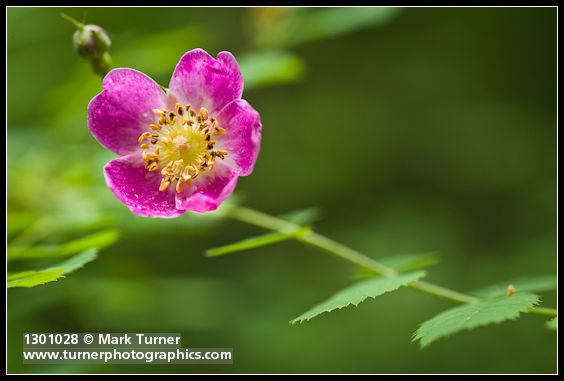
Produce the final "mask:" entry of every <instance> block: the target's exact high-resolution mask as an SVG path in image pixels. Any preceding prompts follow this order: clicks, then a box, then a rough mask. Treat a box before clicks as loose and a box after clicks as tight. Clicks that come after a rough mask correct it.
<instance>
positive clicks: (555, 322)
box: [546, 316, 558, 331]
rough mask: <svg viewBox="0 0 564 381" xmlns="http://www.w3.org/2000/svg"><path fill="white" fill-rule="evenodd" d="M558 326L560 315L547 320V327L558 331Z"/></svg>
mask: <svg viewBox="0 0 564 381" xmlns="http://www.w3.org/2000/svg"><path fill="white" fill-rule="evenodd" d="M557 327H558V316H555V317H554V318H553V319H550V320H549V321H547V322H546V328H548V329H550V330H551V331H556V328H557Z"/></svg>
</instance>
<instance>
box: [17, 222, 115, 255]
mask: <svg viewBox="0 0 564 381" xmlns="http://www.w3.org/2000/svg"><path fill="white" fill-rule="evenodd" d="M118 238H119V233H118V231H117V230H114V229H108V230H103V231H101V232H97V233H94V234H90V235H87V236H85V237H80V238H78V239H75V240H72V241H69V242H67V243H64V244H62V245H41V246H21V247H9V248H8V251H7V258H8V261H12V260H20V259H31V258H55V257H66V256H69V255H73V254H76V253H80V252H82V251H84V250H88V249H92V248H96V249H102V248H104V247H107V246H110V245H112V244H113V243H114V242H116V241H117V239H118Z"/></svg>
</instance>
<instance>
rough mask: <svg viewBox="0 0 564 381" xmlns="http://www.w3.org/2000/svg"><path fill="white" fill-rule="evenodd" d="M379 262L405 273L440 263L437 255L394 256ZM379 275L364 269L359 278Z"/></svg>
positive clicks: (361, 270)
mask: <svg viewBox="0 0 564 381" xmlns="http://www.w3.org/2000/svg"><path fill="white" fill-rule="evenodd" d="M378 262H380V263H381V264H383V265H384V266H386V267H390V268H392V269H394V270H396V271H397V272H400V273H405V272H408V271H413V270H417V269H421V268H424V267H429V266H433V265H435V264H437V263H438V262H439V258H438V256H437V253H424V254H404V255H394V256H392V257H385V258H378ZM378 275H379V274H378V273H376V272H375V271H372V270H370V269H367V268H364V267H363V268H361V269H360V271H359V272H358V275H357V276H358V277H359V278H367V277H373V276H378Z"/></svg>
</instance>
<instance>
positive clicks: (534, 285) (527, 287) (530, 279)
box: [470, 274, 558, 298]
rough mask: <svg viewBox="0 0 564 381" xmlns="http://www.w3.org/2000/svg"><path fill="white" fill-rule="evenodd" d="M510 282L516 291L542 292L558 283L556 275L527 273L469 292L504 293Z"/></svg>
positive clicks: (481, 293) (474, 293)
mask: <svg viewBox="0 0 564 381" xmlns="http://www.w3.org/2000/svg"><path fill="white" fill-rule="evenodd" d="M510 284H512V285H513V287H515V291H517V292H520V291H522V292H542V291H551V290H556V287H557V285H558V283H557V279H556V275H552V274H551V275H534V276H531V275H527V276H522V277H519V278H515V279H512V280H508V281H505V282H499V283H496V284H494V285H491V286H487V287H482V288H480V289H477V290H474V291H471V292H470V294H472V295H476V296H479V297H484V298H486V297H491V296H498V295H506V294H507V287H508V286H509V285H510Z"/></svg>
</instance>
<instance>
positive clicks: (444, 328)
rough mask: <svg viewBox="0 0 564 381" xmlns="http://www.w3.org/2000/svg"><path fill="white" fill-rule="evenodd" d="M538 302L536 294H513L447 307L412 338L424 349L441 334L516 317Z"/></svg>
mask: <svg viewBox="0 0 564 381" xmlns="http://www.w3.org/2000/svg"><path fill="white" fill-rule="evenodd" d="M538 301H539V298H538V296H536V295H534V294H529V293H516V294H515V295H513V296H495V297H490V298H486V299H482V300H480V301H478V302H475V303H470V304H466V305H462V306H458V307H454V308H451V309H448V310H446V311H444V312H441V313H440V314H438V315H437V316H435V317H434V318H432V319H430V320H427V321H426V322H424V323H423V324H421V326H420V327H419V329H418V330H417V331H416V332H415V333H414V338H413V340H414V341H415V340H420V344H421V348H424V347H426V346H428V345H429V344H431V343H432V342H434V341H435V340H438V339H440V338H442V337H446V336H449V335H452V334H454V333H456V332H460V331H462V330H467V329H473V328H476V327H480V326H484V325H488V324H492V323H500V322H502V321H504V320H508V319H516V318H517V317H518V316H519V314H520V313H521V312H526V311H527V310H528V309H529V308H532V307H533V306H534V305H535V304H537V303H538Z"/></svg>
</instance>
